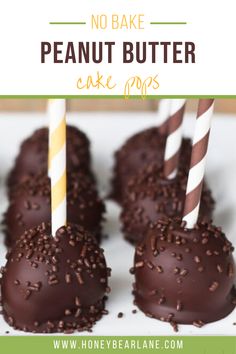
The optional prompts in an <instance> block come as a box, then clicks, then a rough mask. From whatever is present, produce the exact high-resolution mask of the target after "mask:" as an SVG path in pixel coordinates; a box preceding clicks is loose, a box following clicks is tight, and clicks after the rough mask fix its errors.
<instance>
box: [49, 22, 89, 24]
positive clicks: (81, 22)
mask: <svg viewBox="0 0 236 354" xmlns="http://www.w3.org/2000/svg"><path fill="white" fill-rule="evenodd" d="M49 25H86V22H49Z"/></svg>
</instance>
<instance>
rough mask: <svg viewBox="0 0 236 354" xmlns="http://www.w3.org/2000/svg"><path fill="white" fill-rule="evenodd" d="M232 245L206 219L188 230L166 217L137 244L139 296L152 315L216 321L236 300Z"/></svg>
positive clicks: (172, 319) (137, 299) (135, 270)
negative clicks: (205, 221)
mask: <svg viewBox="0 0 236 354" xmlns="http://www.w3.org/2000/svg"><path fill="white" fill-rule="evenodd" d="M232 251H233V247H232V244H231V243H230V242H229V241H228V240H227V238H226V237H225V235H224V234H223V232H222V231H221V229H220V228H217V227H215V226H213V225H212V224H207V223H198V225H197V226H196V227H195V228H194V229H192V230H188V229H185V228H184V225H183V223H181V220H170V219H169V220H168V219H163V220H160V221H159V222H157V223H156V225H155V226H154V227H153V229H152V230H149V232H148V234H147V236H146V238H145V239H144V240H143V241H142V242H141V243H140V244H139V245H138V246H137V247H136V253H135V258H134V268H133V269H132V270H131V272H132V273H134V275H135V284H134V297H135V303H136V304H137V305H138V307H139V308H140V309H141V310H142V311H143V312H144V313H145V314H146V315H148V316H149V317H153V318H156V319H160V320H162V321H168V322H170V323H171V324H172V325H173V324H176V323H183V324H193V325H196V326H197V327H201V326H202V325H203V324H204V323H208V322H213V321H217V320H219V319H221V318H223V317H225V316H227V315H228V314H229V313H230V312H231V311H232V310H233V309H234V307H235V305H236V301H235V300H236V297H235V295H236V293H235V287H234V280H235V263H234V259H233V256H232Z"/></svg>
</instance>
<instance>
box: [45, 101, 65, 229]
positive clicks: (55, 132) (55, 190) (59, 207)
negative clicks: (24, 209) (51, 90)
mask: <svg viewBox="0 0 236 354" xmlns="http://www.w3.org/2000/svg"><path fill="white" fill-rule="evenodd" d="M48 105H49V107H48V113H49V159H48V160H49V176H50V178H51V213H52V215H51V222H52V235H55V234H56V231H57V230H58V229H59V228H60V227H61V226H64V225H66V218H67V216H66V209H67V207H66V102H65V100H61V99H60V100H59V99H53V100H50V101H49V103H48Z"/></svg>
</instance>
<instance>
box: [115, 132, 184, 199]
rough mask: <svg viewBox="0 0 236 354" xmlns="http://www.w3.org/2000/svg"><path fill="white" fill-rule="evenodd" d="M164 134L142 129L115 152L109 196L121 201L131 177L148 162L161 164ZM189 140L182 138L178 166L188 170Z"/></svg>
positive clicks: (164, 140)
mask: <svg viewBox="0 0 236 354" xmlns="http://www.w3.org/2000/svg"><path fill="white" fill-rule="evenodd" d="M165 143H166V136H164V135H161V134H160V132H159V130H158V128H157V127H154V128H149V129H146V130H143V131H141V132H139V133H137V134H135V135H133V136H132V137H131V138H129V139H128V140H127V141H126V142H125V143H124V145H123V146H122V147H121V148H120V149H119V150H118V151H117V152H116V153H115V164H114V170H113V179H112V193H111V198H113V199H114V200H116V201H117V202H118V203H122V201H123V197H124V193H125V189H126V186H127V184H128V181H129V179H130V178H131V177H133V176H134V175H136V174H137V173H138V172H139V171H140V170H141V169H143V168H144V167H145V166H147V165H149V164H150V163H151V164H153V163H155V164H157V165H158V166H159V167H161V166H162V165H163V161H164V150H165ZM190 157H191V141H190V139H186V138H184V139H183V143H182V151H181V156H180V166H181V167H182V168H185V169H186V170H188V168H189V163H190Z"/></svg>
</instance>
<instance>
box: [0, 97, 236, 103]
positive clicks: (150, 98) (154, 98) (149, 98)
mask: <svg viewBox="0 0 236 354" xmlns="http://www.w3.org/2000/svg"><path fill="white" fill-rule="evenodd" d="M3 98H4V99H26V98H27V99H49V98H67V99H78V98H79V99H104V98H106V99H124V98H126V96H125V95H0V99H3ZM161 98H186V99H190V98H196V99H199V98H228V99H232V98H234V99H235V98H236V95H147V96H145V99H148V100H152V99H153V100H156V99H161ZM128 99H143V96H142V95H130V96H129V98H128ZM0 104H1V102H0Z"/></svg>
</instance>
